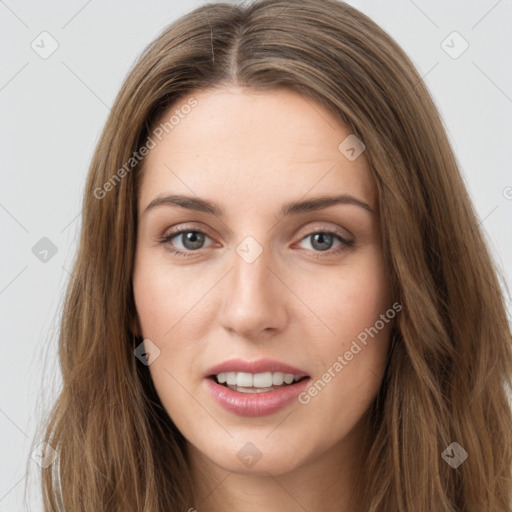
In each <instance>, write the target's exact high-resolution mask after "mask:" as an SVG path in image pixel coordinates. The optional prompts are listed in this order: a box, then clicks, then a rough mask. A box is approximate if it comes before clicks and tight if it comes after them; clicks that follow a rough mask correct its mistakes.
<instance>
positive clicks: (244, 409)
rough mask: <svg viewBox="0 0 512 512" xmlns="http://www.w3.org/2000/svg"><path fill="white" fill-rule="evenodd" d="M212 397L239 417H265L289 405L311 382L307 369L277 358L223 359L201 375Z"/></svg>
mask: <svg viewBox="0 0 512 512" xmlns="http://www.w3.org/2000/svg"><path fill="white" fill-rule="evenodd" d="M204 377H205V381H206V384H207V386H206V387H207V389H208V391H209V393H210V396H211V397H212V398H213V400H214V401H215V402H216V403H217V404H219V405H220V406H221V407H223V408H224V409H225V410H227V411H229V412H230V413H232V414H236V415H238V416H266V415H271V414H274V413H277V412H278V411H280V410H282V409H284V408H286V407H288V406H291V405H292V404H293V403H294V402H296V401H297V396H298V395H299V394H300V393H301V392H302V391H304V389H306V387H307V385H308V382H309V381H311V377H310V375H308V374H307V373H306V372H304V371H302V370H300V369H298V368H295V367H294V366H290V365H288V364H285V363H281V362H279V361H275V360H271V359H261V360H258V361H244V360H242V359H236V360H231V361H226V362H224V363H221V364H219V365H217V366H214V367H213V368H210V370H209V371H208V372H206V374H204Z"/></svg>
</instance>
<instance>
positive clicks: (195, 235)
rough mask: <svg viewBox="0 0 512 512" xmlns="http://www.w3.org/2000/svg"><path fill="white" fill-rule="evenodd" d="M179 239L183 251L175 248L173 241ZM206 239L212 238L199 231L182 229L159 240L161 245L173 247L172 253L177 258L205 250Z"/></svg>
mask: <svg viewBox="0 0 512 512" xmlns="http://www.w3.org/2000/svg"><path fill="white" fill-rule="evenodd" d="M175 238H176V239H177V240H178V241H180V242H181V243H182V245H183V249H185V250H180V248H175V247H174V243H175V242H174V243H172V240H174V239H175ZM206 238H210V237H209V236H208V235H207V234H206V233H204V232H203V231H200V230H197V229H181V230H180V231H174V232H172V233H169V234H168V235H165V236H163V237H162V238H160V239H159V242H160V243H161V244H167V245H171V251H172V252H173V253H174V254H176V255H177V256H183V257H187V256H191V255H192V254H193V253H194V252H197V251H198V250H199V249H203V248H204V247H203V244H204V242H205V239H206Z"/></svg>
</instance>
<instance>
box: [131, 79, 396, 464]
mask: <svg viewBox="0 0 512 512" xmlns="http://www.w3.org/2000/svg"><path fill="white" fill-rule="evenodd" d="M191 97H192V98H193V99H191V98H190V97H188V98H185V100H183V101H182V102H180V103H179V104H177V105H175V106H173V108H172V109H171V110H170V111H169V113H168V115H166V116H164V118H163V122H166V121H168V119H169V118H170V117H171V115H172V114H173V113H175V112H176V110H177V111H178V112H177V113H176V117H175V119H174V121H173V122H172V124H168V125H167V132H168V133H166V132H165V130H162V129H160V130H157V131H156V132H155V133H156V136H155V134H153V135H152V139H153V141H154V142H155V143H156V146H155V147H154V148H153V149H151V150H150V152H149V154H148V156H147V157H146V160H145V168H144V174H143V179H142V182H141V188H140V193H139V200H138V201H139V202H138V208H139V213H138V222H139V224H138V241H137V251H136V262H135V271H134V276H133V284H134V295H135V303H136V307H137V313H138V318H139V324H140V327H141V329H142V332H141V333H140V334H141V335H142V336H143V337H144V339H145V340H146V342H145V343H146V345H145V347H146V349H147V350H148V351H149V353H150V354H152V355H151V356H150V361H152V362H151V364H150V365H149V369H150V372H151V376H152V379H153V381H154V384H155V386H156V390H157V392H158V394H159V396H160V399H161V401H162V403H163V405H164V407H165V409H166V410H167V412H168V413H169V415H170V417H171V418H172V420H173V421H174V423H175V424H176V426H177V427H178V429H179V430H180V431H181V432H182V433H183V435H184V436H185V437H186V439H187V440H188V442H189V448H190V449H191V450H192V452H193V453H194V454H195V455H196V457H199V458H202V459H203V461H204V462H205V463H206V462H213V463H214V464H215V465H216V466H220V467H222V468H225V469H226V470H229V471H234V472H256V473H261V474H263V473H264V472H267V471H268V472H271V473H272V474H282V473H284V472H287V471H290V470H293V469H296V468H299V467H300V466H304V465H305V464H306V463H308V462H311V461H313V460H319V459H318V458H319V457H326V456H332V455H333V454H338V455H339V456H340V457H343V456H344V455H346V454H348V449H349V445H350V446H353V441H354V439H356V438H357V437H358V436H359V435H360V434H361V430H362V428H361V425H362V420H363V418H364V414H365V412H366V411H367V410H368V407H369V405H370V403H371V402H372V400H373V399H374V397H375V395H376V393H377V391H378V388H379V386H380V383H381V379H382V375H383V371H384V365H385V360H386V354H387V350H388V344H389V333H390V328H391V319H392V317H393V316H394V315H395V313H396V311H395V310H394V309H392V308H391V296H390V293H389V283H388V281H387V276H386V272H385V269H384V262H383V255H382V247H381V240H380V230H379V219H378V215H377V213H376V212H377V196H376V190H375V186H374V184H373V181H372V178H371V174H370V170H369V167H368V163H367V161H366V159H365V156H364V152H362V153H361V154H360V155H359V156H358V153H359V152H360V150H361V149H362V147H361V146H359V145H358V144H357V140H355V139H353V138H352V137H353V136H352V137H351V138H349V139H347V137H349V136H350V131H349V130H347V129H346V128H344V127H343V126H341V125H340V124H339V123H338V122H337V121H336V119H335V118H333V117H332V116H331V115H330V114H329V113H328V112H327V111H326V110H324V109H323V108H322V107H321V106H319V105H318V104H316V103H314V102H313V101H312V100H309V99H305V98H303V97H302V96H300V95H298V94H297V93H295V92H292V91H289V90H286V89H279V90H275V91H273V92H254V91H250V90H248V89H242V88H237V87H230V88H223V89H215V90H214V89H209V90H206V91H202V92H198V93H197V94H193V95H191ZM194 100H195V101H194ZM184 105H194V106H193V107H191V108H188V107H183V106H184ZM171 128H172V129H171ZM162 132H163V133H162ZM159 139H161V140H159ZM345 139H347V140H345ZM340 145H341V146H340ZM151 146H152V144H151ZM351 148H353V150H352V149H351ZM326 198H340V201H339V202H334V201H332V202H327V201H325V202H324V200H325V199H326ZM320 199H321V200H320ZM179 232H182V233H181V234H178V233H179ZM176 251H181V252H183V253H184V255H182V254H179V253H177V252H176ZM390 308H391V309H390ZM148 340H150V341H148ZM215 375H216V376H217V377H215ZM289 375H291V376H292V377H290V376H289ZM283 380H284V382H283ZM290 380H292V381H293V383H292V384H287V382H289V381H290ZM315 383H316V384H315ZM228 384H229V387H228ZM349 441H350V443H349ZM352 453H353V456H354V457H355V456H357V451H354V450H353V452H352Z"/></svg>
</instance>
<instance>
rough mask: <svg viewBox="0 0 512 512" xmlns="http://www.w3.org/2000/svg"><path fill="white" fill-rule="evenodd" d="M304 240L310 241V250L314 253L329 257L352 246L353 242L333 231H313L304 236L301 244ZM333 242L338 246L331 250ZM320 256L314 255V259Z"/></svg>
mask: <svg viewBox="0 0 512 512" xmlns="http://www.w3.org/2000/svg"><path fill="white" fill-rule="evenodd" d="M306 240H310V246H311V247H312V249H311V250H312V251H314V253H325V252H328V254H329V255H332V254H337V253H339V252H341V251H344V250H346V249H348V248H349V247H352V246H353V245H354V241H353V240H347V239H346V238H345V237H344V236H342V235H341V233H338V232H335V231H313V232H311V233H309V234H308V235H306V236H305V237H304V238H303V239H302V240H301V242H304V241H306ZM335 242H338V245H337V246H335V247H336V248H335V249H332V247H333V244H335ZM322 256H323V254H314V257H315V258H318V257H322Z"/></svg>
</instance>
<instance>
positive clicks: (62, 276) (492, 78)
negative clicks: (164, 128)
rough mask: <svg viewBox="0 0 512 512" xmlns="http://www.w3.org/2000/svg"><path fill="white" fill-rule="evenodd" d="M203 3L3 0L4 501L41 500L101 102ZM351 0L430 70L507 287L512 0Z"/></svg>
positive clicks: (0, 501)
mask: <svg viewBox="0 0 512 512" xmlns="http://www.w3.org/2000/svg"><path fill="white" fill-rule="evenodd" d="M201 3H202V2H199V1H194V2H178V1H171V0H166V1H163V0H152V1H149V2H144V3H143V2H134V1H129V2H128V1H127V2H123V3H122V7H120V6H121V4H120V3H119V2H114V1H112V0H110V1H104V2H99V1H97V0H89V1H85V0H76V1H66V2H64V1H63V0H61V1H48V2H41V3H37V2H35V1H32V2H23V3H22V2H15V1H14V0H7V1H6V2H3V1H0V18H1V27H2V30H1V31H0V40H1V45H0V48H1V56H2V65H1V70H2V72H1V75H0V109H1V114H0V115H1V118H2V123H1V125H0V127H1V128H0V129H1V138H0V140H1V141H2V146H1V162H2V165H1V172H2V188H1V191H0V223H1V226H2V247H3V257H2V265H1V275H0V308H1V309H0V311H1V315H2V316H1V321H2V324H1V325H2V326H3V335H2V338H3V339H2V357H1V358H0V379H1V387H0V390H1V391H0V393H1V394H0V433H1V436H0V446H1V455H0V460H1V468H0V472H1V473H0V512H4V511H21V510H34V511H38V510H42V506H41V500H40V494H39V489H38V485H39V483H38V478H37V470H38V467H37V465H36V463H35V462H34V461H32V460H31V459H29V457H30V453H31V451H32V449H33V446H32V439H33V437H34V434H35V431H36V430H35V429H36V425H37V423H38V421H39V420H40V417H41V413H42V411H44V410H45V409H46V407H47V406H48V404H49V403H51V401H52V400H53V398H54V397H55V391H56V389H58V385H59V375H58V366H57V362H56V336H57V333H58V317H59V309H60V307H61V306H62V297H63V292H64V289H65V285H66V283H67V281H68V279H69V269H70V268H71V263H72V260H73V254H74V251H75V249H76V241H77V235H78V232H79V228H80V217H79V214H80V204H81V195H82V191H83V186H84V183H85V178H86V173H87V169H88V165H89V161H90V158H91V154H92V152H93V149H94V147H95V144H96V142H97V139H98V137H99V133H100V130H101V128H102V126H103V124H104V122H105V120H106V118H107V115H108V113H109V106H110V105H112V103H113V100H114V98H115V96H116V94H117V92H118V90H119V87H120V85H121V82H122V80H123V79H124V77H125V76H126V74H127V72H128V70H129V68H130V66H131V65H132V63H133V61H134V60H135V58H136V57H137V56H138V55H139V54H140V52H141V51H142V50H143V48H144V47H145V46H146V45H147V44H148V43H149V42H150V41H151V40H152V39H154V38H155V37H156V36H157V35H158V33H159V32H160V31H161V30H162V29H163V28H164V27H165V26H166V25H167V24H169V23H170V22H172V21H173V20H174V19H176V18H177V17H179V16H181V15H182V14H184V13H186V12H188V11H190V10H192V9H193V8H195V7H197V6H199V5H200V4H201ZM348 3H349V4H351V5H353V6H355V7H357V8H359V9H360V10H362V11H363V12H365V13H366V14H367V15H369V16H370V17H371V18H372V19H373V20H375V21H376V22H377V23H378V24H379V25H380V26H381V27H382V28H384V29H385V30H386V31H388V32H389V33H390V34H391V35H392V36H393V37H394V38H395V39H396V40H397V42H398V43H399V44H400V45H401V46H402V47H403V48H404V49H405V51H406V52H407V53H408V55H409V56H410V57H411V59H412V61H413V62H414V63H415V65H416V67H417V68H418V70H419V71H420V73H421V75H422V76H423V77H424V80H425V82H426V83H427V85H428V87H429V89H430V91H431V92H432V95H433V97H434V100H435V102H436V104H437V105H438V108H439V109H440V111H441V114H442V116H443V118H444V122H445V126H446V129H447V131H448V134H449V137H450V140H451V142H452V144H453V147H454V149H455V152H456V155H457V158H458V160H459V163H460V166H461V170H462V172H463V174H464V178H465V180H466V183H467V186H468V189H469V192H470V194H471V197H472V198H473V201H474V203H475V206H476V209H477V212H478V215H479V217H480V219H481V225H482V226H483V228H484V230H485V232H486V234H487V237H488V240H489V244H490V247H491V250H492V252H493V254H494V256H495V259H496V261H497V263H498V265H499V266H500V268H501V269H502V272H503V273H504V275H505V276H508V277H505V282H506V284H507V285H508V287H510V275H511V270H512V240H511V230H510V224H511V223H510V220H511V218H512V173H511V172H510V161H511V156H512V155H511V146H512V144H511V130H510V121H509V120H510V117H511V115H512V74H511V70H510V64H509V63H510V54H511V48H512V32H511V31H510V24H511V22H512V2H511V1H510V0H500V1H496V0H480V1H475V0H473V1H462V0H457V1H452V2H446V1H441V0H435V1H426V0H417V1H412V0H392V1H387V2H381V1H378V0H360V1H357V0H351V1H349V2H348ZM43 31H47V32H48V33H49V34H50V35H51V37H52V38H53V39H54V40H56V41H57V43H58V48H57V50H56V51H55V52H54V53H53V54H52V55H50V56H49V57H48V58H46V59H43V58H41V57H40V55H39V54H38V53H36V51H34V49H32V47H31V44H32V42H33V41H35V43H34V45H36V44H39V46H40V47H41V48H40V49H39V51H40V52H41V51H43V48H42V45H43V44H44V50H45V51H47V50H48V49H49V48H50V43H51V41H50V39H48V36H41V37H46V38H47V39H45V40H44V41H43V42H41V37H39V35H40V34H41V32H43ZM453 31H456V32H458V33H459V34H460V35H461V36H462V38H464V39H465V40H466V41H467V42H468V43H469V47H468V49H467V50H466V51H465V52H464V53H462V54H461V55H460V56H458V57H457V58H453V56H454V55H455V54H458V53H459V52H460V50H461V49H463V46H462V45H463V41H462V39H460V38H459V36H450V37H449V38H448V39H447V40H446V38H447V36H449V35H450V34H451V33H452V32H453ZM444 40H446V42H445V43H444V44H443V45H442V42H443V41H444ZM443 46H444V49H443ZM447 46H449V47H451V48H448V47H447ZM445 49H446V50H448V51H449V52H451V53H452V56H450V55H449V54H448V53H447V52H446V51H445ZM507 63H508V64H507ZM43 237H47V238H48V239H50V240H51V242H52V243H53V244H54V245H55V247H56V249H57V252H56V254H54V255H53V256H52V253H51V252H49V253H48V255H47V256H46V259H47V261H46V262H44V261H41V260H40V259H39V258H42V257H44V253H42V254H39V257H36V254H34V253H33V249H32V248H33V247H34V246H35V245H36V244H37V243H38V242H39V241H40V239H41V238H43ZM40 243H44V242H40ZM36 247H39V246H36ZM39 250H42V249H40V248H39V249H38V250H35V252H36V253H37V252H38V251H39ZM507 300H508V308H509V313H512V306H511V303H510V298H509V297H508V296H507ZM43 370H44V372H43ZM27 460H28V461H29V462H28V465H27ZM27 468H28V469H29V474H28V475H27V474H26V472H27ZM25 486H27V489H28V491H29V492H28V495H27V497H26V498H25V492H24V489H25Z"/></svg>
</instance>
